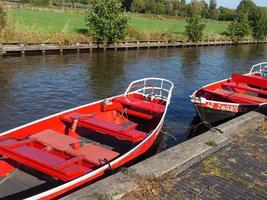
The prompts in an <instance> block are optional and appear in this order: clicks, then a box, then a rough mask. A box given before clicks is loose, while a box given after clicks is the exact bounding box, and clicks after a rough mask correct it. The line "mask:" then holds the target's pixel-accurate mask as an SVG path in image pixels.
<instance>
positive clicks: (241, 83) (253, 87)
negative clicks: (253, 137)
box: [190, 62, 267, 123]
mask: <svg viewBox="0 0 267 200" xmlns="http://www.w3.org/2000/svg"><path fill="white" fill-rule="evenodd" d="M190 99H191V102H192V103H193V105H194V107H195V109H196V111H197V113H198V115H199V117H200V118H201V120H202V121H205V122H208V123H218V122H222V121H225V120H227V119H230V118H233V117H235V116H237V115H241V114H243V113H246V112H249V111H251V110H254V109H256V108H258V107H260V106H262V105H264V104H266V103H267V62H265V63H259V64H256V65H254V66H253V67H252V68H251V70H250V72H249V73H248V74H238V73H233V74H232V76H231V78H229V79H225V80H222V81H219V82H216V83H212V84H209V85H206V86H204V87H202V88H200V89H199V90H197V91H195V92H194V93H193V95H192V96H190Z"/></svg>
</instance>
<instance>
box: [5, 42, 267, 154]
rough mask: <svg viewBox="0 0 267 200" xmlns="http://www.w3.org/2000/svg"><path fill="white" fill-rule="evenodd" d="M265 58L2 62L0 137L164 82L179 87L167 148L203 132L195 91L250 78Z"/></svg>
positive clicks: (170, 52)
mask: <svg viewBox="0 0 267 200" xmlns="http://www.w3.org/2000/svg"><path fill="white" fill-rule="evenodd" d="M266 52H267V46H266V45H247V46H238V47H236V46H225V47H205V48H183V49H150V50H140V51H118V52H109V51H107V52H99V53H92V54H80V55H63V56H61V55H51V56H33V57H24V58H23V57H22V58H18V57H17V58H11V57H10V58H1V59H0V84H1V87H0V105H1V107H0V131H4V130H8V129H11V128H14V127H17V126H19V125H22V124H24V123H27V122H30V121H33V120H36V119H39V118H41V117H44V116H47V115H50V114H53V113H56V112H59V111H62V110H65V109H68V108H72V107H76V106H78V105H82V104H85V103H88V102H93V101H96V100H99V99H102V98H105V97H109V96H114V95H118V94H121V93H123V92H124V90H125V89H126V87H127V86H128V84H129V83H130V82H131V81H133V80H135V79H140V78H144V77H162V78H166V79H169V80H171V81H173V82H174V84H175V88H174V90H173V96H172V100H171V105H170V107H169V110H168V114H167V116H166V120H165V123H164V127H163V130H164V131H165V132H167V133H168V134H162V135H163V136H162V138H161V139H160V144H159V146H160V147H161V149H164V148H168V147H170V146H172V145H174V144H177V143H179V142H182V141H184V140H186V139H187V136H189V137H190V133H191V135H192V133H194V134H195V132H199V130H195V125H196V124H198V122H197V121H196V120H198V119H197V118H196V119H194V116H195V111H194V109H193V107H192V105H191V103H190V101H189V99H188V96H189V95H191V94H192V92H193V91H194V90H196V89H198V88H199V87H201V86H203V85H205V84H208V83H211V82H214V81H218V80H221V79H223V78H226V77H229V76H230V74H231V72H233V71H236V72H240V73H245V72H248V70H249V69H248V66H249V65H251V64H255V63H258V62H261V61H264V60H267V53H266ZM192 130H193V132H192ZM169 134H171V135H172V136H174V137H175V139H174V138H173V137H171V136H169Z"/></svg>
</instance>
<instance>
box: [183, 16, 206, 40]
mask: <svg viewBox="0 0 267 200" xmlns="http://www.w3.org/2000/svg"><path fill="white" fill-rule="evenodd" d="M187 23H188V24H187V26H186V27H185V33H186V35H187V37H188V39H189V40H191V41H193V42H197V41H199V40H201V38H202V36H203V31H204V29H205V27H206V25H205V24H204V23H202V22H201V17H200V16H199V15H197V14H192V16H191V17H190V18H188V19H187Z"/></svg>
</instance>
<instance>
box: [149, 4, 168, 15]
mask: <svg viewBox="0 0 267 200" xmlns="http://www.w3.org/2000/svg"><path fill="white" fill-rule="evenodd" d="M151 11H152V13H153V14H158V15H164V14H165V6H164V4H163V3H162V2H155V3H153V4H152V10H151Z"/></svg>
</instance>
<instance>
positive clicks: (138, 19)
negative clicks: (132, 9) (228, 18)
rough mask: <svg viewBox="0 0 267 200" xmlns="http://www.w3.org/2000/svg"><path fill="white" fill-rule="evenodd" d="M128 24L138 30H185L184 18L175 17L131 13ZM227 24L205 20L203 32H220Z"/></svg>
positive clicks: (175, 31) (176, 31)
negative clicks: (145, 15)
mask: <svg viewBox="0 0 267 200" xmlns="http://www.w3.org/2000/svg"><path fill="white" fill-rule="evenodd" d="M130 25H132V26H133V27H135V28H136V29H138V30H147V31H155V32H156V31H169V32H174V33H182V32H184V30H185V26H186V20H185V19H176V18H167V19H165V18H163V19H162V18H161V19H157V18H156V17H154V18H153V17H144V16H140V15H139V16H138V15H132V16H131V20H130ZM227 26H228V25H227V23H222V22H217V21H208V20H206V29H205V32H213V33H222V32H224V31H225V30H226V28H227Z"/></svg>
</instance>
